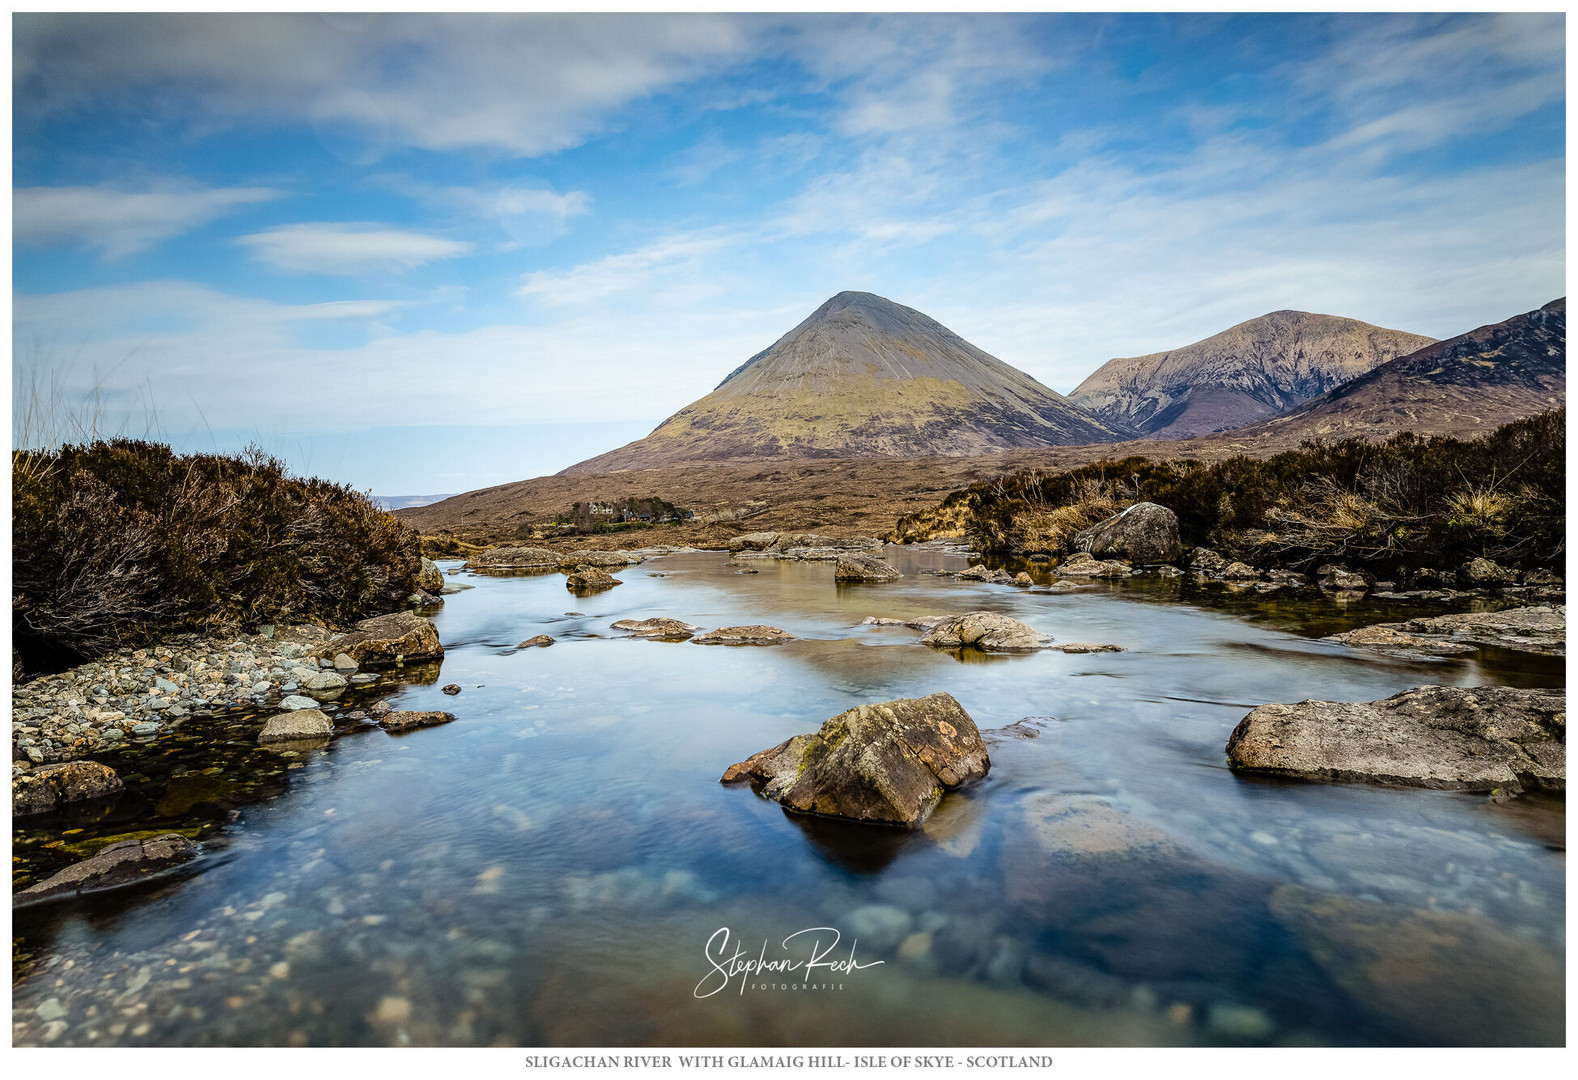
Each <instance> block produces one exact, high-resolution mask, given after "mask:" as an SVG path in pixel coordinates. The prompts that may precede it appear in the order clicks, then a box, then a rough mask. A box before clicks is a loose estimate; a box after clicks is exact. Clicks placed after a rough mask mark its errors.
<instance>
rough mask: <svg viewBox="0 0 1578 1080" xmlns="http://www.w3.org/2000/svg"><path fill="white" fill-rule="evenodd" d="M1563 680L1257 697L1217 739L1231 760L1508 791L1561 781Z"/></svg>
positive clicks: (1293, 771)
mask: <svg viewBox="0 0 1578 1080" xmlns="http://www.w3.org/2000/svg"><path fill="white" fill-rule="evenodd" d="M1566 705H1567V694H1566V691H1564V690H1523V689H1518V688H1515V687H1510V686H1476V687H1457V686H1421V687H1416V688H1415V689H1413V690H1405V691H1404V692H1403V693H1401V694H1396V695H1394V696H1392V697H1389V698H1387V699H1385V700H1384V701H1372V702H1342V701H1303V702H1299V703H1297V704H1293V705H1281V704H1274V705H1262V706H1261V707H1260V708H1258V709H1255V710H1254V711H1253V712H1251V713H1250V714H1249V715H1248V716H1246V717H1244V719H1243V720H1242V721H1240V722H1239V724H1238V726H1237V727H1236V728H1234V729H1233V734H1232V736H1231V737H1230V738H1229V739H1228V742H1227V757H1228V761H1229V763H1230V764H1231V765H1232V766H1233V767H1234V768H1236V769H1245V770H1249V771H1254V772H1268V773H1276V774H1279V775H1283V776H1296V777H1301V778H1303V779H1307V780H1364V781H1371V782H1376V783H1390V784H1406V785H1410V786H1414V787H1428V788H1446V789H1460V790H1466V791H1493V790H1496V789H1501V790H1502V791H1503V792H1505V793H1507V794H1517V793H1519V792H1522V791H1524V790H1527V789H1540V790H1545V791H1565V790H1566V785H1567V769H1566V749H1567V746H1566V731H1567V727H1566Z"/></svg>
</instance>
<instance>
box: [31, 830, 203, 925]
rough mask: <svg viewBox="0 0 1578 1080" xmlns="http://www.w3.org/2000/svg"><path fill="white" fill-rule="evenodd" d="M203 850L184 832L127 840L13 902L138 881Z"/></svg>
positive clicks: (61, 895) (187, 859)
mask: <svg viewBox="0 0 1578 1080" xmlns="http://www.w3.org/2000/svg"><path fill="white" fill-rule="evenodd" d="M200 854H202V848H200V847H198V845H197V844H195V843H193V842H192V841H191V840H188V839H187V838H186V837H184V836H182V835H181V834H180V833H166V834H164V835H163V836H154V837H150V838H149V839H146V840H123V841H121V842H120V843H118V844H111V845H109V846H108V847H106V848H103V849H102V850H100V851H99V852H98V853H97V854H95V855H94V856H93V857H92V858H90V859H84V860H83V861H82V862H79V863H77V864H76V865H74V866H68V867H66V868H65V869H64V870H62V871H60V872H59V873H58V874H54V875H52V876H50V877H47V878H45V879H44V880H43V881H40V882H39V883H38V884H36V885H33V886H30V887H29V888H26V889H23V890H22V891H21V892H19V893H17V894H16V896H15V897H14V898H13V899H12V906H13V907H25V906H26V905H28V904H31V903H38V902H40V901H43V900H54V899H56V898H60V897H66V896H78V895H83V894H86V893H95V892H103V891H104V890H106V889H115V888H120V887H121V886H123V885H135V884H137V883H138V882H140V881H146V880H147V879H148V878H150V877H152V876H153V875H155V874H158V873H160V872H161V871H165V870H173V869H175V868H176V867H178V866H182V865H184V864H185V863H189V862H191V861H192V860H193V859H195V858H197V857H198V856H199V855H200Z"/></svg>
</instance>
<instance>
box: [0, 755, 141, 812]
mask: <svg viewBox="0 0 1578 1080" xmlns="http://www.w3.org/2000/svg"><path fill="white" fill-rule="evenodd" d="M125 787H126V785H125V784H123V783H122V782H121V778H120V777H119V776H116V775H115V770H114V769H112V768H110V767H109V766H108V765H100V764H99V763H98V762H97V761H63V762H61V763H60V764H58V765H44V766H40V767H39V768H36V769H34V770H33V771H32V772H25V773H21V774H19V775H17V776H15V777H13V778H12V780H11V813H12V814H13V815H15V816H16V817H22V816H23V815H24V814H45V813H48V812H49V811H51V810H55V809H58V808H59V807H61V806H64V805H65V804H66V803H72V802H81V801H83V800H84V799H101V798H103V797H104V796H106V795H114V794H115V793H116V792H118V791H122V790H124V789H125Z"/></svg>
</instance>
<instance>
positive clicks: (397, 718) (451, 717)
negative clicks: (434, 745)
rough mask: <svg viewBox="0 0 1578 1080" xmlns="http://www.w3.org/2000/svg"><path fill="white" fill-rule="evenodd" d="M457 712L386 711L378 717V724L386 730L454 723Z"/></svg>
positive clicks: (409, 729)
mask: <svg viewBox="0 0 1578 1080" xmlns="http://www.w3.org/2000/svg"><path fill="white" fill-rule="evenodd" d="M454 722H455V714H454V713H447V712H438V711H436V710H432V711H428V712H403V711H399V710H396V711H393V712H386V713H384V714H383V715H382V716H380V717H379V718H378V726H379V727H381V728H383V729H384V730H385V731H411V730H413V729H415V728H424V727H437V726H438V725H439V724H452V723H454Z"/></svg>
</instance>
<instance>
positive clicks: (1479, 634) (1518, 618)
mask: <svg viewBox="0 0 1578 1080" xmlns="http://www.w3.org/2000/svg"><path fill="white" fill-rule="evenodd" d="M1386 634H1390V635H1407V636H1410V637H1413V638H1414V639H1415V640H1419V641H1428V642H1433V643H1434V645H1433V646H1432V647H1431V648H1430V649H1428V650H1427V649H1425V648H1424V647H1423V646H1421V647H1420V651H1422V652H1423V651H1431V652H1434V653H1435V654H1436V655H1438V656H1447V655H1451V654H1452V653H1455V652H1463V651H1466V650H1472V648H1475V647H1479V646H1485V645H1489V646H1493V647H1495V648H1498V649H1511V650H1513V651H1516V652H1532V653H1542V654H1545V655H1547V656H1563V655H1565V654H1566V651H1567V609H1566V607H1565V606H1563V605H1561V604H1537V605H1534V606H1531V607H1517V608H1507V609H1505V610H1502V611H1465V612H1462V613H1461V614H1457V615H1430V616H1426V617H1424V618H1419V619H1409V620H1408V621H1407V622H1401V623H1381V624H1379V625H1376V626H1367V627H1364V628H1363V629H1362V630H1355V631H1353V632H1351V633H1350V634H1339V635H1337V637H1336V638H1335V639H1333V640H1338V641H1342V642H1343V643H1344V644H1359V645H1363V644H1369V642H1368V641H1363V640H1351V639H1353V638H1354V637H1355V635H1362V636H1367V637H1370V638H1372V639H1374V640H1377V641H1379V640H1380V639H1381V636H1382V635H1386ZM1452 646H1464V647H1466V649H1465V648H1456V649H1454V648H1453V647H1452Z"/></svg>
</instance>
